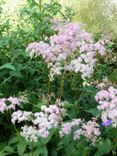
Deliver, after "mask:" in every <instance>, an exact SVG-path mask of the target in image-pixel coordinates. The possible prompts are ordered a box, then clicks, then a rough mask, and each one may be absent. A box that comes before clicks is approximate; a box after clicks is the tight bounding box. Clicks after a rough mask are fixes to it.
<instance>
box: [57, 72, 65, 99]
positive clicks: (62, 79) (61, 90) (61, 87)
mask: <svg viewBox="0 0 117 156" xmlns="http://www.w3.org/2000/svg"><path fill="white" fill-rule="evenodd" d="M63 86H64V73H63V74H62V75H61V83H60V89H59V96H58V98H59V99H61V96H62V93H63Z"/></svg>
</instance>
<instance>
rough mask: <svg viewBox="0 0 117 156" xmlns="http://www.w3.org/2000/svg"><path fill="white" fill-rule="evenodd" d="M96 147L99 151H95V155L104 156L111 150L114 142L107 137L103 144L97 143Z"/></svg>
mask: <svg viewBox="0 0 117 156" xmlns="http://www.w3.org/2000/svg"><path fill="white" fill-rule="evenodd" d="M96 147H97V152H96V153H95V155H94V156H102V155H105V154H108V153H109V152H110V151H111V149H112V144H111V141H110V140H109V139H106V140H105V141H104V142H103V144H97V145H96Z"/></svg>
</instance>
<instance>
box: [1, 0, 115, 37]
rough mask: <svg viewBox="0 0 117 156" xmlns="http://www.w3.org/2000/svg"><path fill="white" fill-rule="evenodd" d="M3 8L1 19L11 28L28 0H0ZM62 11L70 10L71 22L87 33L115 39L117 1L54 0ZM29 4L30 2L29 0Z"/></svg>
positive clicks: (15, 23)
mask: <svg viewBox="0 0 117 156" xmlns="http://www.w3.org/2000/svg"><path fill="white" fill-rule="evenodd" d="M0 1H1V3H2V5H1V8H3V12H2V14H1V19H3V18H5V19H10V22H11V23H12V28H13V29H14V27H15V26H16V25H17V23H19V22H22V21H20V17H19V16H20V15H19V11H20V10H21V9H22V8H23V7H24V6H26V5H27V3H28V2H29V1H28V0H5V1H4V0H0ZM33 1H34V2H35V3H37V4H39V3H40V2H41V3H45V2H46V3H48V2H50V1H55V0H43V1H42V0H41V1H40V0H33ZM56 1H57V2H58V3H60V4H61V5H62V9H64V8H65V7H66V8H72V10H73V12H74V17H73V20H74V21H75V22H83V23H85V24H86V28H87V30H88V31H90V32H92V33H94V34H99V33H103V34H105V33H106V34H109V35H111V36H112V37H113V38H114V39H115V38H116V37H117V27H116V25H117V1H116V0H111V1H110V0H72V1H71V0H56ZM30 2H31V0H30Z"/></svg>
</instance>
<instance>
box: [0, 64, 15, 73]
mask: <svg viewBox="0 0 117 156" xmlns="http://www.w3.org/2000/svg"><path fill="white" fill-rule="evenodd" d="M2 69H10V70H13V71H16V69H15V67H14V66H13V65H12V64H11V63H6V64H4V65H2V66H1V67H0V70H2Z"/></svg>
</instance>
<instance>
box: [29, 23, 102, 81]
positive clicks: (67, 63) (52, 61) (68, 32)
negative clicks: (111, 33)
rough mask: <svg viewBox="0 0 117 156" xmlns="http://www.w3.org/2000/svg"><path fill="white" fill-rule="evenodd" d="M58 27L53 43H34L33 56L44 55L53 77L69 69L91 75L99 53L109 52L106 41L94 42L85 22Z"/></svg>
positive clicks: (32, 46)
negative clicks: (84, 24) (106, 48)
mask: <svg viewBox="0 0 117 156" xmlns="http://www.w3.org/2000/svg"><path fill="white" fill-rule="evenodd" d="M55 29H57V31H58V33H57V34H55V35H53V36H51V37H50V41H49V43H45V42H43V41H41V42H39V43H38V42H34V43H31V44H29V45H28V47H27V48H26V51H27V52H29V53H30V56H31V57H32V56H33V55H35V56H36V57H38V56H42V58H43V59H44V60H45V62H46V63H47V66H48V68H49V69H50V74H49V77H50V79H51V80H53V78H54V76H55V75H61V74H62V73H63V72H66V71H70V72H75V73H80V74H81V76H82V78H83V79H86V78H88V77H90V76H91V74H93V72H94V69H93V66H94V64H95V63H96V61H97V58H96V56H97V54H100V55H104V54H105V47H104V42H103V41H98V42H97V43H94V41H93V38H92V35H91V34H90V33H88V32H86V31H85V30H84V29H83V24H76V23H65V24H64V25H61V26H58V27H55Z"/></svg>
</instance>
